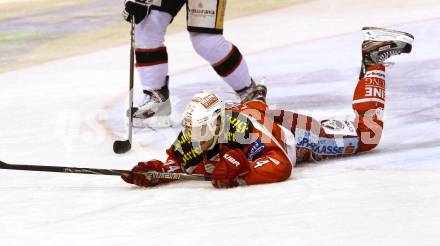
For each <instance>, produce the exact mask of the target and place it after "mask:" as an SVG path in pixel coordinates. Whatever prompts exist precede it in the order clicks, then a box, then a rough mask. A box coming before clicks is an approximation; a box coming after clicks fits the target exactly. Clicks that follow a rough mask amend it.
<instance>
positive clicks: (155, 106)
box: [127, 76, 171, 128]
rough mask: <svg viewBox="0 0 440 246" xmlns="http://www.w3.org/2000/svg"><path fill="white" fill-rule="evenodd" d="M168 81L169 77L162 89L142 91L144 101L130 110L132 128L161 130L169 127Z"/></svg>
mask: <svg viewBox="0 0 440 246" xmlns="http://www.w3.org/2000/svg"><path fill="white" fill-rule="evenodd" d="M168 81H169V77H168V76H167V77H166V83H165V85H164V86H163V87H162V88H160V89H158V90H144V91H143V93H144V99H143V101H142V103H141V104H140V105H139V106H137V107H134V108H133V110H132V114H133V127H137V128H162V127H170V126H171V119H170V115H171V102H170V98H169V97H170V92H169V90H168ZM127 115H128V113H127Z"/></svg>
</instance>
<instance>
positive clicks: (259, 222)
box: [0, 0, 440, 246]
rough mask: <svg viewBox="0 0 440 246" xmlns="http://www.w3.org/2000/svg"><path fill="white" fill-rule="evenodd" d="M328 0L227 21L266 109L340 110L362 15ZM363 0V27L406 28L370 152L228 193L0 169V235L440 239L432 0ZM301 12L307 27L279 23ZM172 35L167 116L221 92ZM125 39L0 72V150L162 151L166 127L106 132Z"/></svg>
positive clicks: (438, 68) (223, 240)
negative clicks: (123, 146) (406, 46)
mask: <svg viewBox="0 0 440 246" xmlns="http://www.w3.org/2000/svg"><path fill="white" fill-rule="evenodd" d="M329 2H331V1H313V2H311V3H309V4H303V5H299V6H296V7H293V8H289V9H285V10H282V11H275V12H271V13H267V14H264V15H259V16H253V17H247V18H243V19H239V20H235V21H232V22H229V23H228V25H227V30H228V31H227V32H226V34H227V35H228V37H229V38H230V39H231V40H233V41H235V40H238V41H237V42H236V43H237V44H238V46H239V47H240V49H242V50H243V52H244V53H245V54H246V59H247V61H248V62H249V66H250V69H251V72H252V74H253V75H254V76H255V77H256V78H257V79H262V78H263V77H266V78H267V85H268V87H269V103H270V104H272V105H273V107H280V108H288V109H291V110H295V111H299V112H302V113H306V114H310V115H312V116H315V117H317V118H319V119H323V118H326V117H332V116H339V117H345V116H350V115H351V102H350V101H351V96H352V91H353V89H354V86H355V84H356V78H357V75H358V69H359V61H360V50H359V47H360V42H361V33H360V32H359V31H356V30H360V28H361V26H362V25H365V23H368V21H369V20H368V16H367V11H366V10H365V8H362V6H363V5H366V3H358V2H357V4H356V5H353V6H351V5H349V3H353V1H338V3H334V4H332V5H330V4H329ZM372 2H373V3H375V4H367V5H370V6H369V7H370V9H369V10H368V13H375V14H374V18H371V21H372V22H373V24H374V25H385V26H391V27H394V28H398V29H402V30H404V31H409V32H411V33H413V34H414V35H415V37H416V41H415V43H414V49H413V53H412V54H411V55H405V56H400V57H396V58H393V59H392V61H394V62H395V63H396V64H395V65H394V66H393V67H392V68H391V69H390V70H389V71H388V79H387V81H388V91H387V92H388V94H387V105H386V110H385V114H386V118H385V132H384V136H383V139H382V141H381V144H380V146H379V147H378V148H377V149H376V150H374V151H372V152H370V153H367V154H363V155H360V156H356V157H351V158H346V159H340V160H335V161H328V162H322V163H319V164H308V165H303V166H300V167H297V168H296V169H295V170H294V173H293V175H292V177H291V178H290V179H289V180H288V181H287V182H284V183H279V184H271V185H261V186H253V187H239V188H236V189H231V190H215V189H213V188H212V187H211V186H210V184H209V183H206V182H182V183H174V184H171V185H167V186H163V187H159V188H154V189H142V188H135V187H132V186H129V185H126V184H125V183H123V182H122V181H121V180H120V179H119V178H118V177H101V176H88V175H73V174H52V173H26V172H23V171H5V170H2V171H1V172H0V228H1V229H0V245H8V246H9V245H121V244H124V245H131V244H136V245H268V244H270V245H411V246H412V245H438V242H439V241H440V235H439V233H438V232H439V228H440V165H439V160H440V133H439V132H438V125H439V122H440V101H439V98H440V52H439V48H440V19H435V18H432V16H435V14H438V13H440V6H439V5H440V4H438V3H437V1H409V2H410V3H406V4H402V1H394V0H392V1H387V2H382V1H372ZM379 2H381V3H379ZM397 3H399V5H398V6H401V9H400V10H401V11H400V12H398V11H396V9H395V6H397ZM393 4H394V5H393ZM359 6H360V7H359ZM329 7H331V8H330V9H339V10H341V9H343V10H344V11H345V12H344V11H340V12H338V13H333V12H337V11H333V12H332V11H326V10H329ZM393 11H394V12H393ZM332 13H333V14H332ZM387 13H390V14H387ZM307 16H310V18H308V17H307ZM296 18H297V19H296ZM430 18H431V19H430ZM287 19H290V22H289V21H286V20H287ZM283 20H284V21H283ZM251 23H252V26H250V25H251ZM301 23H306V24H307V26H306V24H305V25H304V26H303V27H302V28H297V29H295V28H291V29H288V30H289V31H288V32H286V31H285V30H286V29H283V28H289V27H290V26H295V27H296V26H300V25H301ZM343 23H346V24H347V25H343ZM399 23H406V24H399ZM306 27H309V28H306ZM249 28H250V29H249ZM243 30H245V31H243ZM263 30H264V31H263ZM248 31H249V35H248V33H247V32H248ZM355 31H356V32H355ZM270 37H274V38H273V39H271V38H270ZM260 41H261V46H260ZM167 42H168V43H169V44H170V45H169V46H170V49H171V53H172V54H177V55H176V56H175V57H174V58H172V59H173V60H172V62H173V63H172V81H171V93H172V95H173V103H174V106H175V112H174V115H173V117H174V118H175V120H177V119H178V117H179V114H180V113H181V111H182V108H183V105H184V104H185V103H186V102H187V100H188V99H189V98H190V97H191V95H192V94H193V93H194V92H195V91H194V90H197V89H202V88H207V89H213V90H216V91H219V92H220V93H221V94H222V95H223V96H225V97H226V98H231V97H232V96H231V94H230V93H229V92H230V91H231V90H230V89H229V88H228V87H227V86H225V85H224V83H223V82H221V81H220V80H219V78H218V77H217V76H216V75H215V73H214V72H213V71H212V70H211V68H210V67H208V66H200V65H201V64H203V62H201V61H200V60H198V59H195V58H194V57H195V56H194V54H192V53H191V54H192V55H189V57H186V58H185V57H182V54H185V53H187V54H190V52H191V48H190V44H189V42H188V40H187V37H186V34H176V35H171V36H170V37H168V40H167ZM179 45H181V46H179ZM173 50H174V51H173ZM127 51H128V50H127V47H119V48H114V49H111V50H106V51H103V52H99V53H95V54H90V55H84V56H80V57H75V58H70V59H66V60H62V61H57V62H52V63H48V64H42V65H39V66H35V67H32V68H28V69H23V70H19V71H14V72H10V73H5V74H0V84H1V90H0V112H1V114H0V159H1V160H3V161H7V162H11V163H30V164H45V165H75V166H85V167H98V168H117V169H129V168H130V167H131V166H132V165H133V164H135V163H136V162H137V161H140V160H148V159H150V158H161V159H163V158H164V152H163V151H164V148H166V147H167V146H168V145H169V144H170V143H171V141H172V140H173V138H174V136H175V134H176V129H168V130H162V131H160V132H158V133H154V132H146V131H141V132H137V133H136V135H135V142H136V145H135V146H134V148H133V150H132V151H131V152H130V153H129V154H126V155H123V156H117V155H115V154H113V152H112V148H111V146H112V142H113V140H114V139H115V137H116V136H120V137H121V138H123V137H124V136H125V128H124V126H123V119H122V117H121V115H122V112H123V109H124V108H125V107H126V97H125V93H124V92H125V90H126V87H127V71H128V65H127V62H126V61H127ZM180 51H181V52H180ZM193 58H194V59H193ZM182 61H185V62H182ZM178 62H180V63H178ZM196 88H197V89H196Z"/></svg>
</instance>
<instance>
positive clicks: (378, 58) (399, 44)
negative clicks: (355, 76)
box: [361, 27, 414, 77]
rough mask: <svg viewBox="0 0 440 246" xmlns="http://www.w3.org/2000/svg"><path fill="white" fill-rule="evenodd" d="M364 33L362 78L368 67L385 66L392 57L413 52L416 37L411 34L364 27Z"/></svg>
mask: <svg viewBox="0 0 440 246" xmlns="http://www.w3.org/2000/svg"><path fill="white" fill-rule="evenodd" d="M362 32H363V34H364V42H363V43H362V71H361V77H363V74H364V72H365V67H366V66H370V65H383V62H384V61H385V60H386V59H388V58H390V57H391V56H394V55H400V54H402V53H410V52H411V49H412V42H413V41H414V37H413V36H412V35H411V34H409V33H406V32H400V31H395V30H390V29H384V28H378V27H364V28H362Z"/></svg>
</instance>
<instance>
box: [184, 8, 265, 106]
mask: <svg viewBox="0 0 440 246" xmlns="http://www.w3.org/2000/svg"><path fill="white" fill-rule="evenodd" d="M225 8H226V0H201V1H200V0H188V31H189V32H190V37H191V41H192V44H193V47H194V49H195V51H196V52H197V53H198V54H199V55H200V56H201V57H202V58H204V59H205V60H206V61H207V62H209V63H210V64H211V65H212V67H213V68H214V70H215V71H216V72H217V74H218V75H219V76H221V77H222V78H223V80H224V81H225V82H226V83H227V84H229V85H230V86H231V87H232V89H234V90H235V91H236V92H237V94H238V95H239V96H240V98H241V101H242V102H247V101H250V100H253V99H260V100H261V99H263V98H264V100H265V96H266V87H265V86H264V85H257V84H256V83H255V82H254V81H253V80H252V78H251V76H250V74H249V69H248V65H247V63H246V61H245V59H244V58H243V55H242V54H241V52H240V50H239V49H238V48H237V47H236V46H235V45H234V44H232V43H231V42H230V41H228V40H226V39H225V37H224V36H223V21H224V14H225Z"/></svg>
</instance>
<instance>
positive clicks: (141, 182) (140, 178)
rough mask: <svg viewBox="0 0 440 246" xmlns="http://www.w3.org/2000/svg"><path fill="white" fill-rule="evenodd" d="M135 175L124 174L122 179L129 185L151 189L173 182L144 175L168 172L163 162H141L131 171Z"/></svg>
mask: <svg viewBox="0 0 440 246" xmlns="http://www.w3.org/2000/svg"><path fill="white" fill-rule="evenodd" d="M131 171H132V172H133V173H131V174H123V175H122V176H121V178H122V179H123V180H124V181H125V182H127V183H129V184H134V185H137V186H142V187H151V186H156V185H158V184H164V183H169V182H170V181H171V180H167V179H157V178H153V177H151V176H149V175H148V174H144V173H145V172H151V171H156V172H167V171H168V170H167V168H166V167H165V165H164V164H163V162H161V161H158V160H151V161H147V162H139V163H138V164H137V165H136V166H135V167H133V169H132V170H131Z"/></svg>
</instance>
